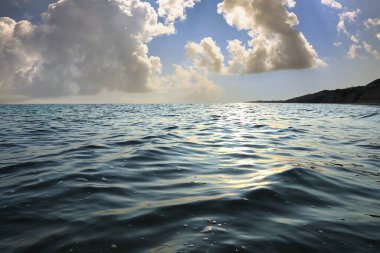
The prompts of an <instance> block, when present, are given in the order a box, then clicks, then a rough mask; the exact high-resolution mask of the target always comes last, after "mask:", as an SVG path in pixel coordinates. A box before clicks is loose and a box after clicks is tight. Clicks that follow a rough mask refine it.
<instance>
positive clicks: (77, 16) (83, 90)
mask: <svg viewBox="0 0 380 253" xmlns="http://www.w3.org/2000/svg"><path fill="white" fill-rule="evenodd" d="M157 20H158V15H157V13H156V12H155V10H154V9H153V8H152V7H151V5H150V4H148V3H144V2H141V1H140V0H128V1H127V0H109V1H97V0H88V1H81V0H61V1H58V2H56V3H54V4H51V5H50V6H49V9H48V11H47V12H46V13H44V14H43V20H42V24H40V25H32V24H31V23H29V22H28V21H20V22H16V21H14V20H12V19H10V18H1V19H0V62H1V65H0V73H1V76H2V78H1V83H0V89H1V93H2V94H4V93H10V94H15V95H27V96H32V97H44V96H62V95H72V94H94V93H98V92H100V91H102V90H110V91H112V90H120V91H125V92H145V91H148V90H149V89H151V88H152V87H150V86H151V83H152V82H151V80H152V76H153V75H155V74H157V73H159V72H160V71H161V62H160V59H159V58H158V57H154V56H149V55H148V47H147V44H146V43H147V42H149V41H150V40H151V39H152V38H154V37H155V36H159V35H163V34H170V33H172V32H174V31H173V30H172V28H171V27H168V26H165V25H164V24H162V23H159V22H158V21H157Z"/></svg>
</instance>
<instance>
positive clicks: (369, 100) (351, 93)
mask: <svg viewBox="0 0 380 253" xmlns="http://www.w3.org/2000/svg"><path fill="white" fill-rule="evenodd" d="M247 103H310V104H365V105H378V104H380V79H376V80H375V81H373V82H371V83H369V84H367V85H365V86H356V87H350V88H346V89H336V90H323V91H319V92H316V93H313V94H308V95H303V96H300V97H295V98H291V99H287V100H269V101H265V100H257V101H248V102H247Z"/></svg>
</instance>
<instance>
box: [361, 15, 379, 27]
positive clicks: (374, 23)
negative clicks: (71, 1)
mask: <svg viewBox="0 0 380 253" xmlns="http://www.w3.org/2000/svg"><path fill="white" fill-rule="evenodd" d="M364 25H365V27H366V28H367V29H370V28H371V27H377V26H380V18H369V19H367V20H366V21H365V22H364Z"/></svg>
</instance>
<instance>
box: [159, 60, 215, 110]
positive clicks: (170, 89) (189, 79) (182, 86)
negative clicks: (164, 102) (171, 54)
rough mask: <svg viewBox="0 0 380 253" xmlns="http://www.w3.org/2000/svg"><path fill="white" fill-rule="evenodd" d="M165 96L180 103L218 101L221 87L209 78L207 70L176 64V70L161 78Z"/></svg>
mask: <svg viewBox="0 0 380 253" xmlns="http://www.w3.org/2000/svg"><path fill="white" fill-rule="evenodd" d="M160 83H161V85H162V88H163V91H164V93H165V96H167V97H171V98H173V99H172V101H174V102H179V103H206V102H216V101H218V99H219V97H220V95H221V92H222V90H221V88H220V87H219V86H218V85H216V84H215V83H214V82H213V81H211V80H210V79H209V78H208V73H207V71H202V70H200V69H198V68H196V67H192V66H189V67H182V66H180V65H174V72H173V73H172V74H170V75H167V76H163V77H161V78H160Z"/></svg>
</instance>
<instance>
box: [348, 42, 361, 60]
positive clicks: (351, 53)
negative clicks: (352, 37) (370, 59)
mask: <svg viewBox="0 0 380 253" xmlns="http://www.w3.org/2000/svg"><path fill="white" fill-rule="evenodd" d="M359 49H361V46H359V45H356V44H353V45H351V47H350V49H349V50H348V52H347V58H348V59H356V58H358V57H359V55H358V50H359Z"/></svg>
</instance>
